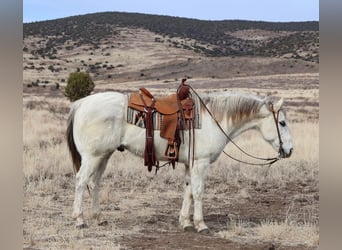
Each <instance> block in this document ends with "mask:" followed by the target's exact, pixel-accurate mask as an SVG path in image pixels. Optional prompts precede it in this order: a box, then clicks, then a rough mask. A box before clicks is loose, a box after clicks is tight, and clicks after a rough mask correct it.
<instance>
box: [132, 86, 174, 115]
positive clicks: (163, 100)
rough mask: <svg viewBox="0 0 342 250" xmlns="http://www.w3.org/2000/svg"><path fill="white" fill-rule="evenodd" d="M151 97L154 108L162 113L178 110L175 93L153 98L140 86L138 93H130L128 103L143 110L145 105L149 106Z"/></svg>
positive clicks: (170, 113) (171, 112) (172, 112)
mask: <svg viewBox="0 0 342 250" xmlns="http://www.w3.org/2000/svg"><path fill="white" fill-rule="evenodd" d="M153 99H154V100H155V104H154V108H155V110H156V111H157V112H159V113H160V114H162V115H172V114H175V113H177V112H178V111H179V106H178V102H177V95H176V94H171V95H169V96H163V97H159V98H154V97H153V96H152V94H151V93H150V92H149V91H148V90H147V89H145V88H140V93H136V92H134V93H132V94H131V97H130V100H129V104H128V105H129V106H130V107H131V108H133V109H135V110H138V111H144V108H145V105H146V106H147V107H150V106H151V104H152V100H153ZM144 102H145V103H144Z"/></svg>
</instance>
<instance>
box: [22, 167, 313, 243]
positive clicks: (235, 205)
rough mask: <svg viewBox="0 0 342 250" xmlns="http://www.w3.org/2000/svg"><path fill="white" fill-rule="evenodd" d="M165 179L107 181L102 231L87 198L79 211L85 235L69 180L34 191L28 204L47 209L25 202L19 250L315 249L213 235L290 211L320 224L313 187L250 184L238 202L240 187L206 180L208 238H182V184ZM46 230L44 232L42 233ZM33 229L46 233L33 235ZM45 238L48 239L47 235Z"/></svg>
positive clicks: (190, 235)
mask: <svg viewBox="0 0 342 250" xmlns="http://www.w3.org/2000/svg"><path fill="white" fill-rule="evenodd" d="M141 167H142V168H143V166H141ZM178 168H179V169H181V168H182V167H181V166H178ZM146 171H147V170H146ZM163 171H164V170H160V172H159V173H158V175H157V176H153V174H151V177H150V178H149V179H150V180H149V181H146V180H144V179H143V178H144V177H141V181H140V182H138V183H134V184H135V187H132V185H133V183H132V181H129V180H126V182H125V183H122V181H120V180H117V181H115V179H113V178H116V179H117V178H120V176H116V177H113V176H110V175H107V176H106V177H105V179H104V182H103V187H105V190H109V192H108V194H107V195H108V197H105V198H104V199H103V200H102V204H101V208H102V211H103V216H104V220H105V221H106V223H105V225H102V226H99V225H97V221H96V220H92V219H90V218H89V217H88V214H87V208H89V196H88V194H86V195H85V204H84V207H85V218H86V220H87V224H88V228H85V229H81V230H79V229H75V226H74V221H73V220H72V219H71V207H72V201H73V184H74V178H73V176H72V175H70V174H69V175H68V176H65V177H63V181H60V185H59V186H58V187H54V189H51V191H50V192H44V193H42V192H39V188H37V189H36V190H37V191H36V192H35V194H33V195H34V196H35V197H31V200H35V199H37V200H40V201H43V200H45V201H46V200H48V202H42V203H40V202H38V204H39V205H38V206H37V207H35V208H34V207H32V206H29V204H28V203H29V202H30V201H29V200H27V199H25V202H26V204H24V238H26V237H28V238H30V240H29V241H28V242H27V244H25V245H24V249H45V248H51V247H52V246H55V247H56V248H76V249H101V248H102V247H104V245H103V242H104V241H105V242H112V243H115V247H114V248H115V249H316V248H314V247H308V246H305V245H298V244H294V245H292V246H291V245H288V244H289V243H286V244H285V245H284V244H282V243H281V242H278V241H276V240H275V241H274V242H262V241H258V240H255V239H248V238H246V237H241V238H240V239H239V238H236V239H222V238H221V237H219V236H218V235H217V233H218V232H219V231H222V230H228V229H229V228H231V227H232V225H231V224H232V222H233V221H236V220H237V218H238V220H239V221H244V222H245V223H247V224H248V227H249V228H253V227H256V226H257V225H259V224H260V223H261V222H262V221H263V220H265V218H267V219H270V220H278V221H279V220H284V218H286V216H287V214H288V213H289V209H290V210H291V211H290V213H291V216H293V217H295V218H296V219H297V221H300V220H305V214H306V212H308V211H311V213H313V215H311V216H316V217H317V218H318V203H319V198H318V197H319V195H318V183H317V181H311V182H305V183H300V182H294V183H286V185H285V186H283V187H279V186H278V185H276V184H262V185H259V184H255V183H251V184H250V185H248V187H247V188H245V191H246V192H247V193H248V194H249V195H248V196H247V197H243V198H241V196H240V195H239V192H240V189H241V188H240V187H238V186H236V185H234V184H229V183H220V182H219V179H215V178H214V177H211V178H209V179H208V182H207V186H206V187H207V189H206V193H208V195H206V197H205V199H204V220H205V221H206V223H207V225H208V227H209V228H210V232H209V234H199V233H196V232H183V230H182V229H180V228H179V226H178V214H179V210H180V207H181V202H182V181H181V180H178V181H177V180H175V181H170V183H168V182H167V181H163V182H161V181H158V178H163V177H162V175H163ZM165 171H174V170H165ZM176 172H177V170H176ZM178 172H180V171H178ZM176 175H177V173H176ZM158 176H160V177H158ZM52 178H53V177H52ZM156 182H159V183H156ZM120 183H121V184H120ZM38 218H39V219H38ZM32 223H33V224H35V225H34V226H35V228H36V234H33V235H29V232H27V231H29V230H30V229H29V228H27V227H29V226H33V225H32ZM42 227H43V228H42ZM44 227H47V228H46V229H45V230H43V229H44ZM39 228H41V229H42V230H43V231H44V232H45V233H44V234H43V233H39V230H40V229H39ZM52 228H54V229H53V230H52ZM26 230H27V231H26ZM50 230H52V231H53V232H50V233H49V231H50ZM57 243H58V244H57ZM55 244H57V245H55ZM29 245H31V246H29ZM35 245H36V246H37V248H36V247H35ZM90 246H92V247H90ZM53 248H54V247H53ZM106 249H111V247H108V248H106Z"/></svg>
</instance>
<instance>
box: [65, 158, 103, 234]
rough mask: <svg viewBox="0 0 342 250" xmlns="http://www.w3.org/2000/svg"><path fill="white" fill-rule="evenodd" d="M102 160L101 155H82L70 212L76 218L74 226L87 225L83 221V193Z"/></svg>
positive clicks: (81, 226) (82, 226)
mask: <svg viewBox="0 0 342 250" xmlns="http://www.w3.org/2000/svg"><path fill="white" fill-rule="evenodd" d="M102 162H103V157H101V156H92V155H89V156H83V155H82V164H81V168H80V170H79V171H78V173H77V174H76V185H75V200H74V206H73V213H72V215H73V218H74V219H76V228H84V227H87V225H86V223H85V222H84V218H83V210H82V201H83V194H84V191H85V189H86V188H87V185H88V183H89V180H90V178H91V177H92V175H94V174H95V175H96V174H98V173H97V172H98V170H99V167H100V166H101V163H102ZM94 187H95V185H94Z"/></svg>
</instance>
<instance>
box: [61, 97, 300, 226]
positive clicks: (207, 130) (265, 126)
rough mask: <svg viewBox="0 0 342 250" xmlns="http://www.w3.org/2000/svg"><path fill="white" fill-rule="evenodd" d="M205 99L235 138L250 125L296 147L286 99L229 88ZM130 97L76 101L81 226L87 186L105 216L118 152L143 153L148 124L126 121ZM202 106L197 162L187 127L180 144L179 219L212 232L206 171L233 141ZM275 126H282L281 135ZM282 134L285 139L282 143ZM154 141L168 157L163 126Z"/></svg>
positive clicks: (95, 210)
mask: <svg viewBox="0 0 342 250" xmlns="http://www.w3.org/2000/svg"><path fill="white" fill-rule="evenodd" d="M202 98H203V100H204V102H205V103H206V105H207V107H208V109H209V110H210V111H211V113H212V114H213V115H214V116H215V118H216V119H217V121H218V122H219V123H220V125H221V127H222V129H223V130H224V132H225V133H226V134H227V135H228V136H229V137H230V138H234V137H236V136H238V135H239V134H241V133H242V132H244V131H246V130H249V129H256V130H258V131H260V133H261V135H262V137H263V138H264V139H265V140H266V141H267V142H269V143H270V144H271V145H272V147H273V148H274V149H275V150H276V151H278V150H280V151H282V154H281V156H282V157H289V156H290V155H291V152H292V149H293V146H292V139H291V135H290V131H289V128H288V126H287V121H286V116H285V112H284V111H283V109H282V104H283V99H280V100H279V101H277V102H274V103H272V104H273V105H272V106H273V109H270V103H271V102H272V101H271V100H270V98H264V99H261V98H259V97H257V96H253V95H247V94H237V93H236V94H233V93H227V92H225V93H220V94H218V93H215V94H208V95H203V96H202ZM127 102H128V96H127V95H124V94H121V93H117V92H104V93H98V94H94V95H90V96H87V97H85V98H83V99H80V100H78V101H76V102H74V103H73V104H72V107H71V110H70V115H69V119H68V129H67V139H68V146H69V149H70V152H71V156H72V159H73V164H74V169H75V170H76V171H77V175H76V187H75V200H74V205H73V217H74V218H75V219H76V227H78V228H82V227H84V226H86V224H85V222H84V219H83V215H82V214H83V213H82V199H83V193H84V191H85V189H86V188H87V186H88V187H89V188H90V189H91V190H92V196H91V197H92V198H91V199H92V200H91V206H92V215H93V216H94V218H97V219H99V220H100V207H99V201H98V193H99V182H100V179H101V176H102V174H103V172H104V170H105V168H106V165H107V161H108V159H109V157H110V156H111V155H112V154H113V152H114V151H115V150H117V149H120V150H122V149H127V150H128V151H130V152H132V153H134V154H136V155H138V156H141V157H143V155H144V147H145V129H143V128H140V127H137V126H135V125H131V124H129V123H127V122H126V114H127ZM200 110H201V119H202V120H201V128H200V129H195V137H196V140H195V145H194V164H193V165H191V166H189V164H188V163H189V161H188V147H189V145H188V142H189V140H188V136H189V134H188V132H187V131H185V132H184V144H181V146H180V151H179V162H182V163H184V165H185V191H184V199H183V204H182V208H181V210H180V216H179V223H180V226H181V227H182V228H183V229H184V230H188V229H192V228H194V226H195V229H196V230H197V231H198V232H201V231H208V227H207V226H206V224H205V223H204V221H203V212H202V198H203V195H204V181H205V178H206V175H207V172H208V170H209V168H210V164H211V163H213V162H214V161H215V160H216V159H217V158H218V157H219V155H220V154H221V152H222V151H223V149H224V147H225V146H226V144H227V143H228V142H229V140H228V139H227V137H226V136H224V135H223V133H222V131H221V130H220V129H219V128H218V126H217V123H216V122H215V121H214V120H213V118H212V117H211V116H210V115H209V114H208V112H207V111H206V110H205V109H203V108H202V109H200ZM273 111H275V112H278V111H279V112H278V114H279V116H278V120H275V119H274V117H273ZM275 121H276V122H278V125H276V122H275ZM276 127H278V128H279V134H278V132H277V128H276ZM279 135H280V136H281V141H282V143H280V142H279V141H280V140H279ZM154 143H155V150H156V160H161V161H163V160H166V159H165V157H164V150H165V148H166V143H167V141H166V140H164V139H162V138H160V136H159V131H155V134H154ZM280 151H279V152H280ZM142 167H143V166H142ZM191 202H194V215H193V224H194V225H193V224H192V223H191V220H190V211H189V210H190V206H191Z"/></svg>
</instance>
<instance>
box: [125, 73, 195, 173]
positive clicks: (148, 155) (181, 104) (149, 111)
mask: <svg viewBox="0 0 342 250" xmlns="http://www.w3.org/2000/svg"><path fill="white" fill-rule="evenodd" d="M184 82H185V79H183V80H182V83H181V85H180V86H179V88H178V90H177V93H174V94H171V95H168V96H165V97H160V98H155V97H154V96H153V95H152V94H151V93H150V92H149V91H148V90H147V89H145V88H140V91H139V92H134V93H132V94H131V96H130V99H129V101H128V106H129V107H130V108H132V109H135V110H137V111H140V112H142V113H144V118H145V119H144V123H145V128H146V143H145V156H144V158H145V166H148V170H149V171H151V170H152V166H156V167H157V168H158V166H159V163H158V162H157V161H156V160H155V153H154V141H153V134H154V133H153V127H154V126H153V113H154V112H159V113H160V114H161V115H162V122H161V127H160V137H162V138H164V139H166V140H167V141H168V144H167V147H166V150H165V154H164V156H165V157H166V158H167V159H168V161H169V162H171V163H172V166H173V167H174V166H175V161H177V160H178V152H179V147H180V144H181V138H180V131H181V130H184V129H191V128H194V126H193V124H194V123H193V121H194V100H193V99H192V98H191V96H190V89H189V87H188V86H186V85H185V84H184Z"/></svg>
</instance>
